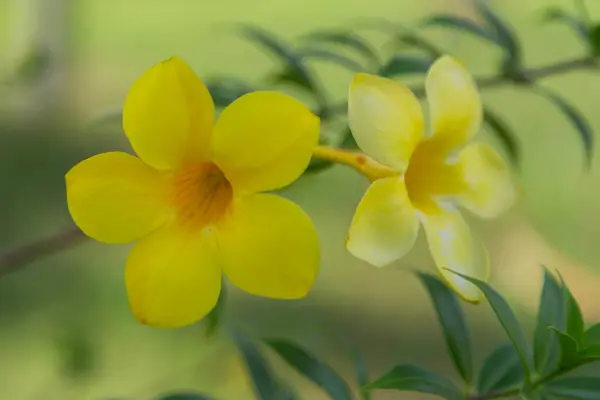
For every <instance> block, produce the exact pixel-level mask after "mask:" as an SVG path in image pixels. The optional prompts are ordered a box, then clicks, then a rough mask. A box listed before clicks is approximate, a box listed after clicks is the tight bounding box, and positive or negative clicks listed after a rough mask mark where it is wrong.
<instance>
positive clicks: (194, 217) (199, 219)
mask: <svg viewBox="0 0 600 400" xmlns="http://www.w3.org/2000/svg"><path fill="white" fill-rule="evenodd" d="M172 200H173V203H174V205H175V207H176V210H177V221H178V222H179V223H182V224H185V225H190V224H191V225H193V226H194V227H197V228H201V227H204V226H206V225H211V224H214V223H215V222H217V221H219V220H220V219H221V218H222V217H223V216H224V215H225V214H226V213H227V212H228V211H229V209H230V208H231V204H232V200H233V188H232V187H231V184H230V183H229V181H228V180H227V178H226V177H225V175H224V174H223V171H221V170H220V169H219V167H217V166H216V165H215V164H213V163H201V164H189V165H185V166H184V167H183V168H182V169H181V170H180V171H179V172H178V173H177V174H176V175H175V177H174V179H173V191H172Z"/></svg>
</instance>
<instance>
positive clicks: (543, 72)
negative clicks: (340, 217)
mask: <svg viewBox="0 0 600 400" xmlns="http://www.w3.org/2000/svg"><path fill="white" fill-rule="evenodd" d="M595 66H596V59H595V58H594V57H590V56H586V57H580V58H575V59H572V60H566V61H561V62H558V63H555V64H550V65H545V66H542V67H537V68H529V69H525V70H523V71H522V76H523V77H524V78H526V79H527V80H528V82H532V81H535V80H537V79H541V78H545V77H548V76H552V75H559V74H562V73H565V72H571V71H574V70H579V69H587V68H593V67H595ZM476 81H477V85H478V87H479V88H480V89H483V88H491V87H495V86H500V85H503V84H508V83H511V82H514V79H512V78H510V77H506V76H504V75H492V76H483V77H478V78H476ZM412 90H413V92H414V93H415V94H416V95H417V96H418V97H423V96H424V95H425V90H424V88H423V86H419V87H414V88H412ZM347 109H348V105H347V104H346V103H344V104H340V105H337V106H334V107H332V108H331V109H330V110H328V111H329V112H328V113H325V114H322V115H323V116H322V118H323V119H326V118H331V117H332V116H333V115H334V114H337V113H343V112H346V111H347ZM85 240H87V236H85V235H84V234H83V233H82V232H81V231H80V230H79V229H78V228H73V227H69V228H66V229H64V230H62V231H59V232H57V233H56V234H54V235H52V236H49V237H47V238H44V239H41V240H38V241H35V242H32V243H29V244H27V245H24V246H20V247H16V248H14V249H10V250H8V251H7V252H5V253H4V254H0V277H2V276H3V275H5V274H7V273H9V272H13V271H15V270H17V269H18V268H20V267H22V266H25V265H27V264H29V263H31V262H33V261H36V260H39V259H41V258H44V257H46V256H49V255H52V254H54V253H57V252H61V251H64V250H68V249H69V248H72V247H75V246H77V245H78V244H80V243H83V242H84V241H85Z"/></svg>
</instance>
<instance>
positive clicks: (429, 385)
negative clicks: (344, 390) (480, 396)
mask: <svg viewBox="0 0 600 400" xmlns="http://www.w3.org/2000/svg"><path fill="white" fill-rule="evenodd" d="M373 389H396V390H400V391H410V392H421V393H430V394H434V395H437V396H440V397H442V398H444V399H448V400H459V399H461V398H462V394H461V392H460V390H459V389H458V388H457V387H456V386H454V384H453V383H452V382H450V381H449V380H447V379H446V378H444V377H442V376H440V375H438V374H437V373H435V372H433V371H429V370H426V369H424V368H421V367H418V366H416V365H408V364H406V365H397V366H395V367H394V368H392V369H391V370H390V371H388V372H387V373H386V374H384V375H383V376H382V377H380V378H379V379H377V380H376V381H374V382H371V383H370V384H368V385H367V386H364V387H363V390H373Z"/></svg>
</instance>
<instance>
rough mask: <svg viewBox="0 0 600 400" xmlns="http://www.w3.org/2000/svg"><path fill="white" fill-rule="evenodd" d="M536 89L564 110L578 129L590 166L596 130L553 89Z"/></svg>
mask: <svg viewBox="0 0 600 400" xmlns="http://www.w3.org/2000/svg"><path fill="white" fill-rule="evenodd" d="M535 90H536V91H537V92H538V93H539V94H541V95H542V96H544V97H545V98H546V99H548V100H549V101H550V102H551V103H552V104H554V105H555V106H556V107H557V108H558V109H559V110H560V111H562V112H563V114H565V116H566V117H567V118H568V120H569V122H570V123H571V124H572V125H573V127H574V128H575V129H577V133H579V136H580V137H581V140H582V141H583V148H584V151H585V161H586V166H587V168H590V166H591V163H592V157H593V151H594V132H593V130H592V127H591V125H590V123H589V122H588V120H587V119H586V118H585V117H584V116H583V114H581V113H580V112H579V110H578V109H577V108H575V107H574V106H573V105H571V104H570V103H568V102H567V101H566V100H565V99H563V98H562V97H560V96H559V95H557V94H556V93H554V92H553V91H551V90H549V89H547V88H544V87H541V86H536V87H535Z"/></svg>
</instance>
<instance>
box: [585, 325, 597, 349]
mask: <svg viewBox="0 0 600 400" xmlns="http://www.w3.org/2000/svg"><path fill="white" fill-rule="evenodd" d="M585 342H586V343H587V344H588V346H595V345H600V323H598V324H596V325H592V326H591V327H589V328H588V330H587V331H585Z"/></svg>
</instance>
